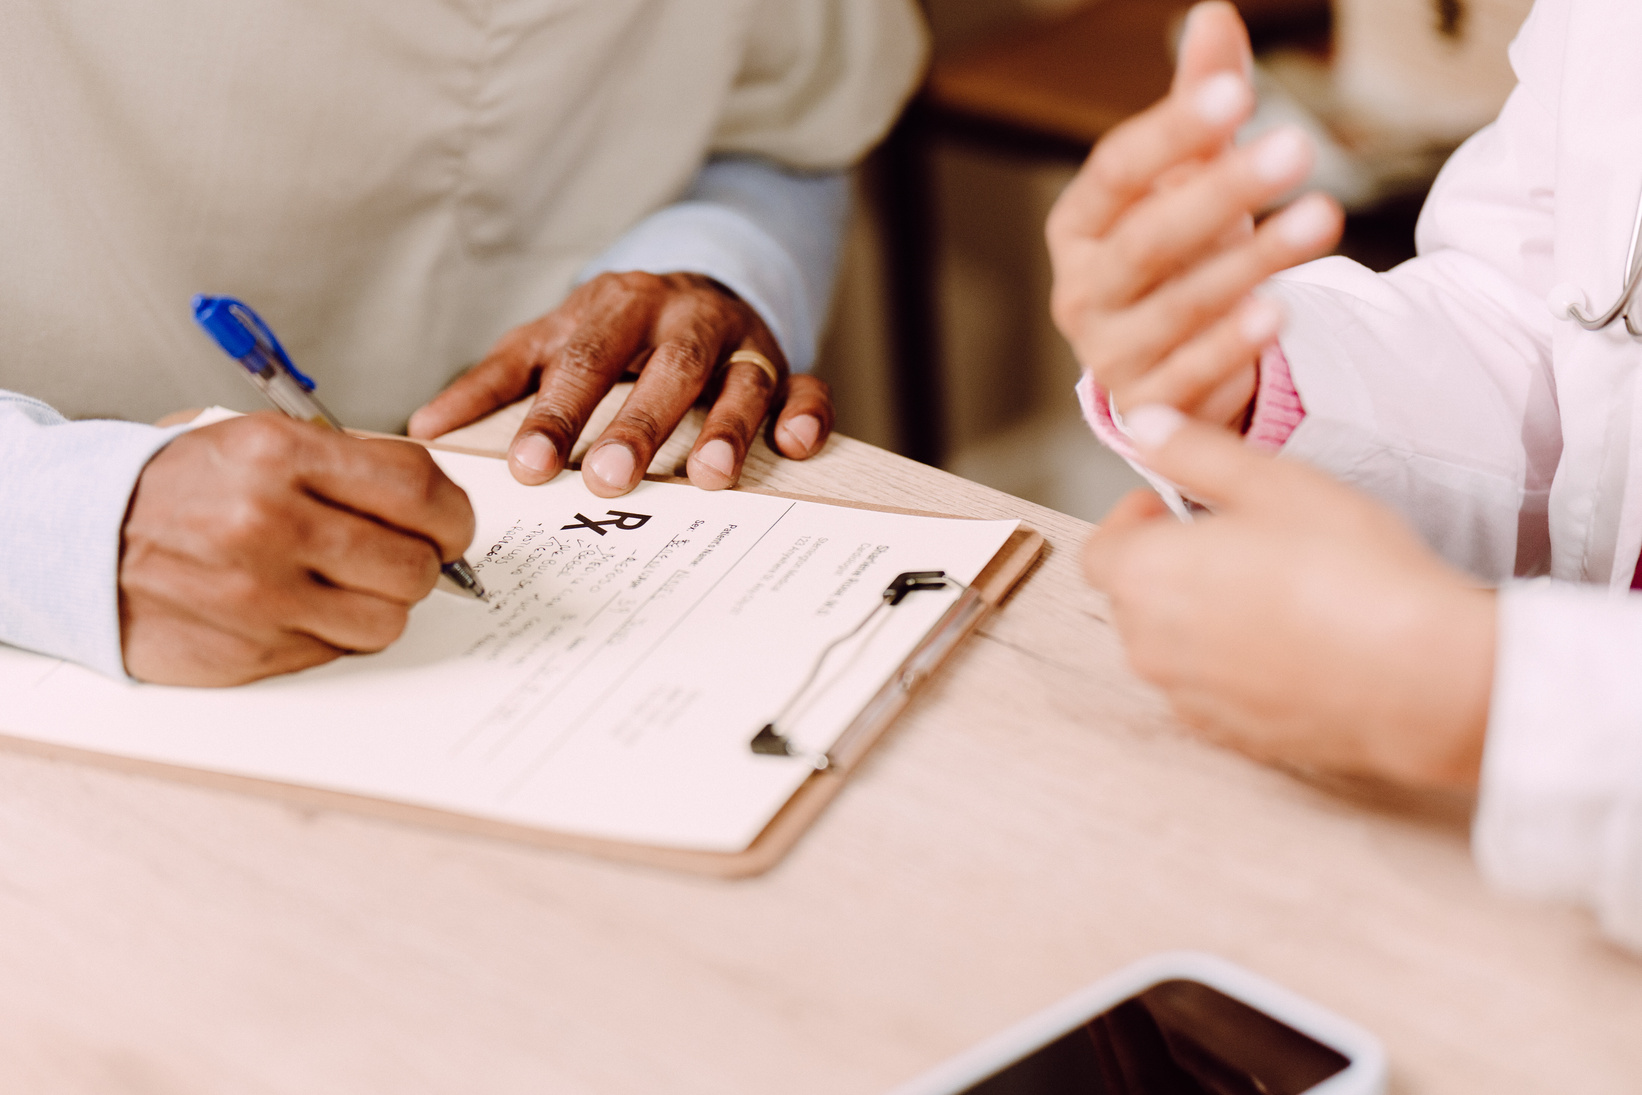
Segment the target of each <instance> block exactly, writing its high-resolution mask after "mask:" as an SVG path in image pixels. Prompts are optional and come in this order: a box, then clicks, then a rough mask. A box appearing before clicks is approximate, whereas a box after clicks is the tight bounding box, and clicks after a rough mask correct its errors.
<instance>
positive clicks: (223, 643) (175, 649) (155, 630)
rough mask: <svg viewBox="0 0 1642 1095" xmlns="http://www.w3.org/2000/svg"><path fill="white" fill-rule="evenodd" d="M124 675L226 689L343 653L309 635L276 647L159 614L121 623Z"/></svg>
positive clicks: (153, 681) (283, 640)
mask: <svg viewBox="0 0 1642 1095" xmlns="http://www.w3.org/2000/svg"><path fill="white" fill-rule="evenodd" d="M124 624H125V626H124V627H123V629H122V634H121V648H122V650H123V651H124V655H125V671H126V672H127V673H129V674H131V675H132V676H133V677H135V678H136V679H137V680H140V681H147V682H149V683H150V684H168V685H174V686H178V687H185V688H228V687H232V686H234V685H240V684H249V683H250V682H251V681H255V680H260V679H262V678H263V677H273V676H278V675H280V674H282V673H295V672H296V671H298V670H300V669H309V668H311V667H313V666H316V665H322V664H324V663H325V662H328V661H333V660H335V659H336V658H339V657H341V656H342V654H343V653H344V651H341V650H338V649H337V648H336V647H334V646H330V645H328V644H326V643H323V642H320V641H319V640H318V639H315V638H314V637H312V636H311V635H301V634H295V633H292V634H287V635H285V636H282V637H281V638H280V639H279V640H278V641H276V642H274V643H271V644H270V643H267V642H264V641H261V640H256V639H250V638H246V637H243V636H240V635H235V634H232V633H230V632H223V631H220V630H217V629H216V628H212V627H208V626H203V625H201V624H199V623H198V622H196V621H194V620H192V619H191V618H189V617H187V616H186V615H169V614H164V613H158V614H154V615H151V616H143V617H141V618H140V619H139V618H133V619H131V620H128V621H124Z"/></svg>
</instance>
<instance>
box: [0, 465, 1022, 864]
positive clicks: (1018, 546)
mask: <svg viewBox="0 0 1642 1095" xmlns="http://www.w3.org/2000/svg"><path fill="white" fill-rule="evenodd" d="M398 440H404V439H403V438H399V439H398ZM428 447H430V448H441V449H443V448H449V449H450V450H451V451H455V452H464V453H468V454H470V455H479V456H492V457H493V456H495V455H496V454H495V453H494V452H478V451H476V450H473V449H463V448H458V447H457V446H444V445H438V444H434V445H430V446H428ZM646 478H651V477H648V476H647V477H646ZM654 478H656V479H658V480H661V481H664V482H665V481H672V482H679V481H680V480H677V479H674V478H672V477H659V476H657V477H654ZM748 493H753V494H767V495H772V496H775V497H781V498H794V499H797V500H799V501H805V502H819V503H823V504H826V505H831V506H843V507H848V508H853V509H870V510H877V511H879V512H882V513H906V514H913V515H916V516H922V517H943V516H947V515H944V514H937V513H930V512H928V511H925V510H910V509H897V508H895V507H892V506H877V505H863V504H860V503H854V502H847V501H841V500H838V499H832V498H820V497H815V496H813V495H801V494H786V493H783V492H780V491H762V490H752V491H749V492H748ZM1045 547H1046V541H1045V540H1044V538H1043V535H1042V534H1041V533H1039V532H1037V531H1035V530H1033V529H1029V528H1026V527H1024V526H1023V527H1021V528H1018V529H1016V530H1015V532H1014V534H1013V535H1012V536H1010V538H1009V539H1008V540H1007V541H1006V542H1005V543H1004V546H1003V547H1002V548H1000V549H999V550H998V552H997V554H996V555H994V556H993V557H992V561H991V562H989V563H988V564H987V565H986V566H985V567H984V568H983V569H982V571H981V573H980V574H979V575H977V576H976V578H975V581H974V582H972V583H971V584H970V590H971V591H972V593H973V597H966V598H960V599H959V601H958V602H957V603H955V604H954V606H953V608H952V609H949V610H948V613H947V615H946V616H943V617H942V619H941V621H940V622H939V623H937V624H936V626H935V627H934V628H933V629H932V630H931V631H930V633H929V634H928V635H927V636H926V637H925V639H924V641H923V642H922V643H920V644H919V646H918V648H917V649H916V650H914V652H913V653H912V655H911V656H910V657H909V658H908V659H907V661H906V662H904V663H903V664H902V666H901V667H900V669H899V670H898V671H897V672H896V674H895V676H894V677H892V678H891V679H890V681H889V682H888V683H887V684H886V685H885V686H884V688H883V689H882V690H881V691H880V692H879V694H878V696H877V697H875V698H874V699H873V701H872V702H870V703H869V704H868V705H867V706H866V707H865V708H863V710H862V715H860V716H858V717H857V719H856V721H855V722H854V723H852V724H851V725H850V726H849V727H848V728H847V729H846V730H845V731H844V733H843V734H842V735H841V736H840V737H839V739H838V743H837V744H836V745H835V746H834V747H833V750H832V752H831V753H830V754H829V756H830V757H831V759H832V766H831V767H829V768H828V769H826V770H824V771H818V772H815V773H813V774H812V775H811V776H810V777H809V778H808V780H806V781H805V783H804V784H803V785H802V786H800V787H799V789H798V790H797V791H796V792H794V794H793V796H792V797H791V798H790V799H788V800H787V803H786V805H785V806H783V807H782V808H781V810H780V811H779V812H777V813H776V815H775V816H774V817H773V818H772V819H771V820H770V822H769V824H768V825H766V826H765V827H764V830H763V831H762V832H761V833H760V834H759V835H758V837H757V838H755V839H754V840H753V842H752V843H751V844H750V845H748V846H747V847H746V848H745V849H743V850H742V851H739V852H705V851H689V850H685V849H679V848H666V847H656V846H651V845H644V844H631V843H627V842H624V841H618V840H608V839H600V838H594V837H584V836H578V835H576V834H573V833H560V832H554V831H552V830H547V829H539V828H535V827H532V826H528V825H519V824H515V823H512V822H505V821H496V820H493V819H490V818H482V817H475V816H473V815H471V814H463V813H457V812H454V811H449V810H441V809H436V808H433V807H428V806H418V805H414V804H411V803H404V802H395V801H392V800H389V799H380V798H373V797H370V796H367V795H356V794H350V793H348V792H344V791H332V790H326V789H324V788H319V787H307V786H303V785H300V784H292V783H282V782H280V781H277V780H267V779H257V778H255V777H250V776H239V775H231V774H228V773H223V772H212V771H207V770H203V769H198V768H190V767H187V766H184V765H176V764H166V763H164V762H160V761H150V760H140V759H134V758H130V757H121V756H115V755H113V754H109V753H102V752H98V751H95V750H89V749H79V748H75V747H72V746H64V745H58V744H54V743H48V742H40V741H35V740H32V739H29V738H22V737H16V736H13V735H9V734H6V733H5V732H4V730H3V729H0V748H5V749H9V750H14V751H17V752H21V753H27V754H32V755H35V756H41V757H46V758H48V759H52V760H68V761H73V762H77V763H88V764H94V765H98V766H100V767H104V768H112V769H114V770H117V771H122V772H134V773H139V774H145V775H156V776H160V777H163V778H166V779H174V780H179V781H181V782H184V783H192V784H195V785H201V786H206V787H214V788H219V789H223V790H229V791H238V792H243V793H247V794H254V795H259V796H262V797H266V798H272V799H276V800H278V801H281V802H285V803H289V804H291V805H294V806H302V807H306V808H310V809H335V810H344V811H347V812H350V813H356V814H366V815H369V816H372V817H380V818H386V819H389V820H392V821H399V822H407V823H410V824H415V825H426V826H431V827H434V828H440V829H448V830H454V831H457V832H463V833H473V834H476V835H479V836H486V837H493V838H500V839H503V840H511V841H517V842H519V843H524V844H531V845H535V846H537V847H542V848H554V849H563V850H567V851H574V852H581V853H584V854H587V855H594V856H598V857H600V858H604V859H615V860H621V861H625V862H630V863H640V864H645V865H647V866H652V867H661V868H664V869H667V870H675V871H684V872H688V873H691V874H700V875H710V876H714V877H718V878H749V877H752V876H754V875H759V874H762V873H764V872H765V871H768V870H769V869H770V868H771V867H774V866H775V865H776V864H777V863H778V862H780V861H781V858H782V857H783V856H784V855H786V854H787V852H788V851H789V850H791V848H792V847H793V845H795V844H796V843H797V842H798V839H799V838H800V837H801V836H803V834H804V832H805V831H806V830H807V829H808V828H809V827H810V825H811V824H813V823H814V822H815V820H816V818H818V817H819V816H820V814H821V811H822V810H824V809H825V808H826V806H827V804H828V803H829V802H831V801H832V800H833V799H834V798H836V797H837V795H838V793H839V792H840V791H842V790H843V789H844V783H845V781H846V780H848V778H849V775H850V773H851V772H852V771H853V770H854V769H855V767H856V766H857V765H858V764H859V763H860V762H861V759H862V758H863V757H864V756H865V755H866V753H867V752H868V751H869V750H870V749H871V748H872V746H873V744H874V743H876V742H877V741H878V739H879V738H881V737H882V736H883V735H884V732H885V731H886V730H888V729H889V726H890V724H891V723H893V722H894V721H895V718H896V716H897V715H899V714H900V713H901V711H902V710H903V709H904V708H905V707H906V705H907V704H908V703H909V702H911V699H912V696H913V694H914V693H915V692H916V691H917V689H918V687H919V686H920V685H921V684H923V682H924V681H926V680H928V679H929V677H930V676H932V675H934V674H935V673H936V672H938V671H939V669H940V668H941V666H942V665H944V664H945V662H946V661H947V659H948V658H949V657H950V655H951V653H952V652H953V651H954V650H956V649H957V648H958V647H959V646H961V645H962V644H963V642H964V640H965V639H967V638H968V637H969V635H970V634H971V633H973V632H974V630H975V629H976V628H977V627H979V626H980V624H981V622H982V621H983V620H985V619H986V617H987V616H988V615H989V614H990V613H991V612H992V611H994V610H995V609H996V608H997V607H998V606H999V605H1001V604H1002V603H1003V601H1004V600H1005V599H1006V598H1007V597H1008V596H1009V593H1010V592H1011V591H1012V590H1013V589H1014V588H1015V586H1016V585H1018V584H1019V583H1020V581H1021V579H1022V578H1024V577H1025V576H1026V574H1027V572H1028V571H1029V570H1031V568H1032V566H1033V564H1035V563H1036V562H1037V561H1038V559H1039V558H1040V557H1041V556H1042V555H1043V553H1044V550H1045ZM960 610H961V611H960Z"/></svg>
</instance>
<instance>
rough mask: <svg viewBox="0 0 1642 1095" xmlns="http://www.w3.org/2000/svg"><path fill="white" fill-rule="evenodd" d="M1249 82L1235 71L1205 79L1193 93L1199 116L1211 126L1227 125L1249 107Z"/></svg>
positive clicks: (1195, 107) (1193, 101)
mask: <svg viewBox="0 0 1642 1095" xmlns="http://www.w3.org/2000/svg"><path fill="white" fill-rule="evenodd" d="M1250 98H1251V96H1250V93H1249V85H1248V83H1247V82H1246V81H1245V80H1244V79H1243V78H1242V77H1241V76H1238V75H1237V74H1236V73H1235V72H1222V73H1218V74H1217V75H1214V76H1211V77H1209V78H1208V79H1207V80H1204V81H1203V83H1202V84H1201V85H1200V86H1199V87H1198V89H1197V91H1196V92H1195V93H1194V94H1193V95H1192V106H1193V108H1194V109H1196V111H1197V116H1198V117H1199V118H1202V119H1203V120H1204V121H1205V122H1207V123H1209V124H1210V125H1211V126H1215V127H1217V128H1218V127H1219V126H1223V125H1225V124H1226V123H1227V122H1229V121H1231V120H1232V119H1233V118H1236V117H1238V116H1239V115H1241V114H1242V113H1243V112H1244V111H1246V110H1248V108H1249V105H1250V103H1249V99H1250Z"/></svg>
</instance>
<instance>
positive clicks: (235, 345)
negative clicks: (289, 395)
mask: <svg viewBox="0 0 1642 1095" xmlns="http://www.w3.org/2000/svg"><path fill="white" fill-rule="evenodd" d="M194 319H195V320H196V321H197V322H198V323H199V325H200V326H201V327H204V328H205V330H206V332H207V333H208V334H210V336H211V337H212V338H214V339H216V340H217V345H219V346H221V347H222V348H223V350H224V351H226V352H227V354H228V356H230V357H232V358H235V359H236V360H239V361H244V360H245V358H247V357H249V356H251V353H252V350H253V349H257V350H261V351H262V356H263V357H265V358H271V359H272V360H273V361H274V362H275V363H276V364H277V365H278V366H279V367H280V368H281V369H283V370H285V371H286V372H287V373H289V374H290V376H291V379H292V380H294V381H296V382H297V383H298V384H299V385H301V387H302V390H303V391H305V392H311V391H313V390H314V382H313V381H312V380H311V379H309V378H308V377H307V376H305V375H304V374H303V373H302V370H300V369H298V368H297V367H296V365H295V364H294V363H292V361H291V355H290V354H287V353H286V352H285V347H284V346H281V345H280V343H279V339H278V338H277V337H276V336H275V335H274V332H273V328H271V327H269V326H268V325H267V324H266V323H264V322H263V321H262V317H261V316H259V315H257V314H256V312H254V311H252V309H251V306H250V305H249V304H246V303H245V302H244V301H242V300H236V299H234V298H233V297H208V296H204V295H201V296H197V297H195V298H194Z"/></svg>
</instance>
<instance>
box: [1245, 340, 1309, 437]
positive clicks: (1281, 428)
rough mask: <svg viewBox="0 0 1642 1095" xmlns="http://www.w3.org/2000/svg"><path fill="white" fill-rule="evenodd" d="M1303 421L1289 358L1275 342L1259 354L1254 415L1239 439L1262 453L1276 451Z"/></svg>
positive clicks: (1302, 411)
mask: <svg viewBox="0 0 1642 1095" xmlns="http://www.w3.org/2000/svg"><path fill="white" fill-rule="evenodd" d="M1305 419H1306V408H1305V404H1303V403H1301V402H1300V393H1299V392H1298V391H1296V390H1295V388H1294V376H1293V374H1292V373H1290V372H1289V359H1288V358H1287V357H1286V356H1284V354H1283V347H1282V346H1281V345H1279V344H1278V343H1276V342H1273V343H1271V344H1270V345H1268V346H1267V347H1266V348H1265V349H1264V350H1262V351H1260V386H1259V387H1258V388H1256V389H1255V392H1254V414H1253V416H1252V417H1251V418H1250V419H1249V428H1248V429H1247V430H1246V431H1245V432H1244V434H1243V436H1244V437H1246V438H1248V442H1249V444H1250V445H1252V446H1254V447H1255V448H1257V449H1259V450H1261V451H1262V452H1276V451H1277V450H1278V449H1280V448H1282V447H1283V445H1284V444H1286V443H1287V442H1288V439H1289V437H1290V436H1292V435H1293V433H1294V430H1295V428H1296V427H1297V426H1299V425H1300V423H1301V422H1304V421H1305Z"/></svg>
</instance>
